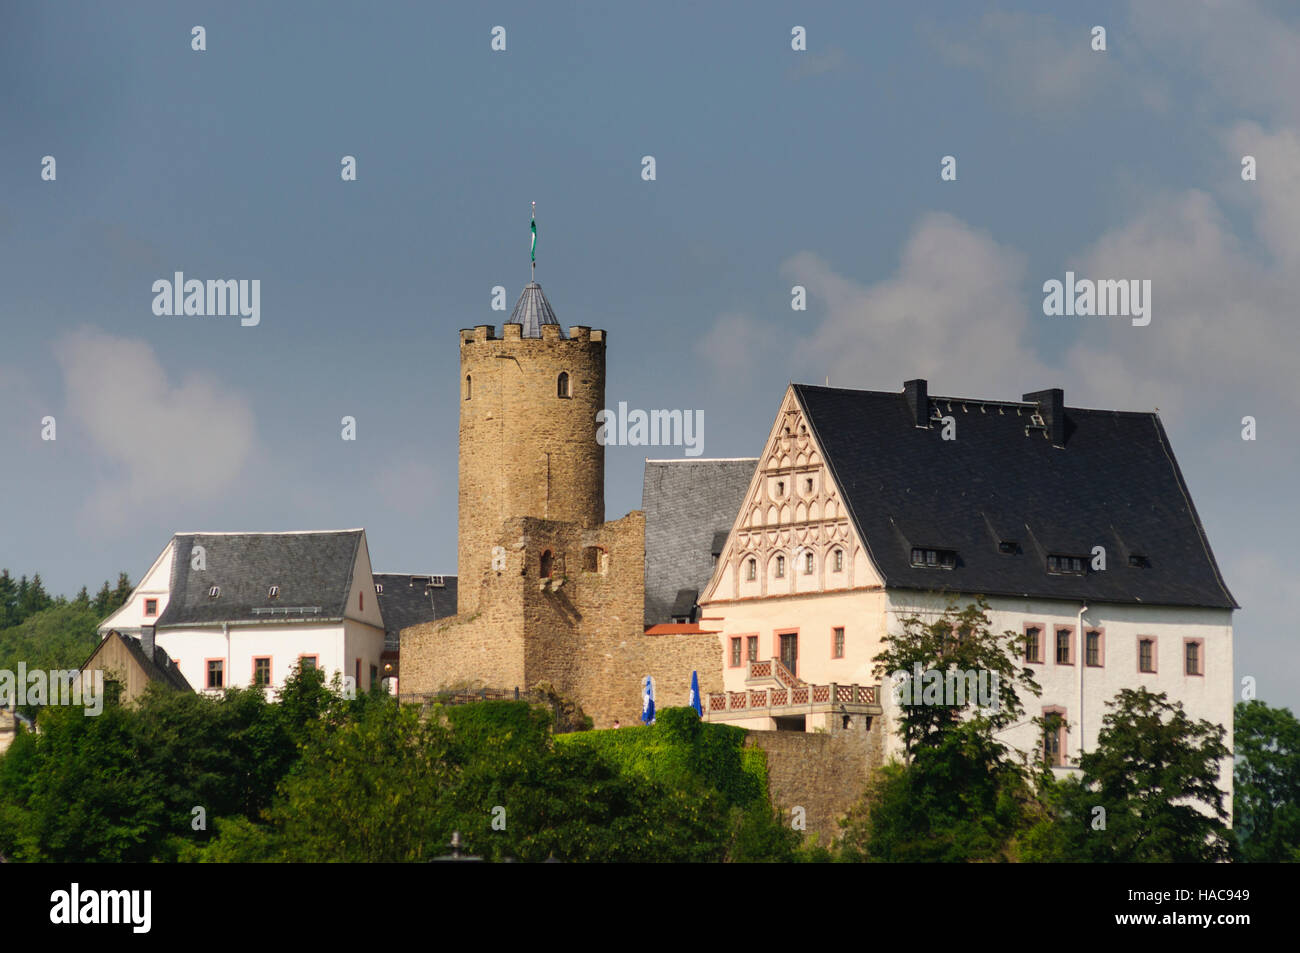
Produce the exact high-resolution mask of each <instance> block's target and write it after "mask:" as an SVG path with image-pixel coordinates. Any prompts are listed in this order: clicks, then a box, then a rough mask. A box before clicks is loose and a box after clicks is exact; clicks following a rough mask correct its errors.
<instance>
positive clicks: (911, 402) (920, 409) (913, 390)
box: [903, 377, 930, 430]
mask: <svg viewBox="0 0 1300 953" xmlns="http://www.w3.org/2000/svg"><path fill="white" fill-rule="evenodd" d="M903 396H904V397H906V398H907V407H908V409H909V410H910V411H911V412H912V426H913V427H925V428H926V429H927V430H928V429H929V427H930V395H929V385H928V384H927V383H926V382H925V379H924V378H920V377H918V378H917V379H916V380H914V381H904V382H903Z"/></svg>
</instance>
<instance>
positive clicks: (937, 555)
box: [912, 547, 957, 569]
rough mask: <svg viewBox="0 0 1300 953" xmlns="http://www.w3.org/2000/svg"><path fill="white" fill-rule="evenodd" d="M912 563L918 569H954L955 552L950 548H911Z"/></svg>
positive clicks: (955, 563)
mask: <svg viewBox="0 0 1300 953" xmlns="http://www.w3.org/2000/svg"><path fill="white" fill-rule="evenodd" d="M912 565H913V566H915V567H917V568H918V569H954V568H956V566H957V554H956V552H954V551H953V550H951V549H921V548H919V547H917V548H914V549H913V550H912Z"/></svg>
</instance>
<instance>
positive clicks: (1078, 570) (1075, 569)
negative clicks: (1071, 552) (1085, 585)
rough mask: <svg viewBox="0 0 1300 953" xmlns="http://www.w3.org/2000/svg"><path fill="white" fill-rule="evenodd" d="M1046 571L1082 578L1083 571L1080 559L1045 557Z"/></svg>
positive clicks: (1072, 557) (1055, 556)
mask: <svg viewBox="0 0 1300 953" xmlns="http://www.w3.org/2000/svg"><path fill="white" fill-rule="evenodd" d="M1047 571H1048V572H1054V573H1066V574H1069V575H1073V576H1082V575H1083V574H1084V571H1085V570H1084V568H1083V559H1082V557H1079V556H1059V555H1052V556H1048V557H1047Z"/></svg>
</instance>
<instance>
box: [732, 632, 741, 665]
mask: <svg viewBox="0 0 1300 953" xmlns="http://www.w3.org/2000/svg"><path fill="white" fill-rule="evenodd" d="M731 667H732V668H739V667H740V637H739V636H736V637H735V638H733V639H732V640H731Z"/></svg>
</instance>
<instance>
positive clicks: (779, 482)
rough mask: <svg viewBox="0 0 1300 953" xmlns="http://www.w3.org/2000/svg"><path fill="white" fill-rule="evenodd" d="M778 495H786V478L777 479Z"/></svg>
mask: <svg viewBox="0 0 1300 953" xmlns="http://www.w3.org/2000/svg"><path fill="white" fill-rule="evenodd" d="M776 495H777V496H785V481H784V480H777V481H776Z"/></svg>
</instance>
